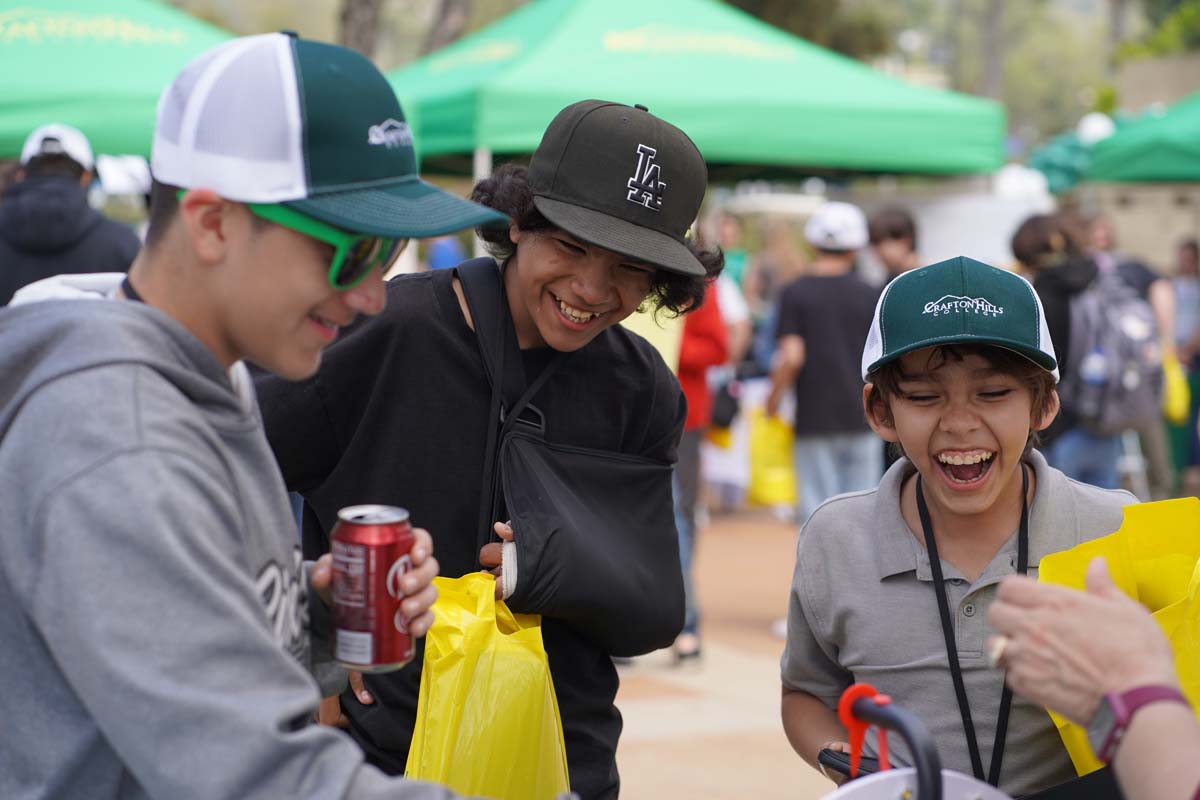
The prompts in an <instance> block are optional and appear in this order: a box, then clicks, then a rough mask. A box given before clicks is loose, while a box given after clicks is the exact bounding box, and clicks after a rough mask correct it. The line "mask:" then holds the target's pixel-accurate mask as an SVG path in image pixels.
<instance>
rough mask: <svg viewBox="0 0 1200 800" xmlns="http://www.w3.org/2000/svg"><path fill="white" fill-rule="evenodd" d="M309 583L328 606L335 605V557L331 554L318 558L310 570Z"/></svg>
mask: <svg viewBox="0 0 1200 800" xmlns="http://www.w3.org/2000/svg"><path fill="white" fill-rule="evenodd" d="M308 581H309V583H310V584H312V588H313V591H314V592H316V593H317V597H320V598H321V600H322V602H324V603H325V605H327V606H332V605H333V589H332V586H333V556H331V555H330V554H329V553H326V554H325V555H323V556H321V557H320V558H318V559H317V560H316V561H314V562H313V563H312V566H311V567H309V568H308Z"/></svg>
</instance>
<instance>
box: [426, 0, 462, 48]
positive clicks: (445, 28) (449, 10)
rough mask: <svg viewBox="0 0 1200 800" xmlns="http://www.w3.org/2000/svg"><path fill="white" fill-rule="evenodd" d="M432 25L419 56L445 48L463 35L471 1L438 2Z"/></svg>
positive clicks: (447, 0) (449, 0)
mask: <svg viewBox="0 0 1200 800" xmlns="http://www.w3.org/2000/svg"><path fill="white" fill-rule="evenodd" d="M437 6H438V8H437V12H436V13H435V14H434V17H433V25H432V26H431V27H430V28H429V33H428V34H427V35H426V36H425V42H424V44H423V45H422V46H421V55H425V54H426V53H432V52H433V51H434V50H437V49H438V48H441V47H445V46H446V45H448V44H450V43H451V42H453V41H454V40H455V39H458V38H459V37H461V36H462V35H463V33H465V32H466V30H467V23H468V22H469V21H470V19H471V0H438V4H437Z"/></svg>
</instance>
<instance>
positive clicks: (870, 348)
mask: <svg viewBox="0 0 1200 800" xmlns="http://www.w3.org/2000/svg"><path fill="white" fill-rule="evenodd" d="M893 282H894V281H893ZM891 288H892V284H891V283H889V284H888V285H887V286H885V287H884V288H883V291H882V292H881V293H880V294H879V300H878V301H877V302H876V303H875V316H874V317H872V318H871V329H870V330H869V331H867V343H866V345H864V346H863V356H862V379H863V380H864V381H866V380H867V367H869V366H871V365H872V364H874V363H875V362H876V361H878V360H879V359H880V358H882V357H883V328H882V327H880V325H879V315H880V314H881V313H882V312H883V302H884V300H886V299H887V296H888V291H890V290H891Z"/></svg>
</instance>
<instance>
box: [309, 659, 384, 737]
mask: <svg viewBox="0 0 1200 800" xmlns="http://www.w3.org/2000/svg"><path fill="white" fill-rule="evenodd" d="M349 676H350V688H351V689H352V690H354V696H355V697H357V698H358V702H360V703H362V704H363V705H364V706H369V705H371V704H372V703H374V702H375V698H374V696H372V694H371V693H370V692H368V691H367V687H366V686H364V685H363V679H362V673H361V672H356V671H354V670H350V672H349ZM317 722H319V723H321V724H322V725H328V726H329V727H331V728H349V727H350V719H349V718H348V717H347V716H346V715H345V713H343V712H342V697H341V695H336V694H335V695H334V696H333V697H325V698H322V699H321V704H320V705H319V706H317Z"/></svg>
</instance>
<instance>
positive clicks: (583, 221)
mask: <svg viewBox="0 0 1200 800" xmlns="http://www.w3.org/2000/svg"><path fill="white" fill-rule="evenodd" d="M533 204H534V206H536V207H537V210H538V211H540V212H542V216H544V217H545V218H546V219H548V220H550V222H552V223H553V224H554V225H555V226H556V227H558V228H561V229H563V230H564V231H566V232H567V233H569V234H571V235H572V236H574V237H575V238H576V239H579V240H580V241H582V242H587V243H588V244H594V245H596V246H597V247H603V248H604V249H605V250H611V251H612V252H614V253H617V254H619V255H623V256H625V257H627V258H631V259H633V260H634V261H639V262H641V263H643V264H650V265H652V266H655V267H660V268H662V269H665V270H667V271H668V272H678V273H681V274H683V275H693V276H697V277H702V276H704V275H705V274H706V273H705V271H704V265H702V264H701V263H700V262H699V261H697V260H696V257H695V256H694V255H692V251H691V250H689V249H688V248H687V246H686V245H684V244H683V243H681V242H679V241H677V240H676V239H673V238H671V237H670V236H668V235H666V234H665V233H660V232H659V231H655V230H651V229H650V228H643V227H642V226H641V225H635V224H634V223H632V222H628V221H626V220H623V219H618V218H617V217H613V216H610V215H608V214H605V213H603V212H600V211H593V210H592V209H590V208H584V207H583V206H577V205H573V204H571V203H564V202H563V201H561V200H552V199H550V198H549V197H536V196H535V197H534V198H533Z"/></svg>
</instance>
